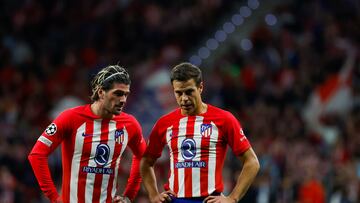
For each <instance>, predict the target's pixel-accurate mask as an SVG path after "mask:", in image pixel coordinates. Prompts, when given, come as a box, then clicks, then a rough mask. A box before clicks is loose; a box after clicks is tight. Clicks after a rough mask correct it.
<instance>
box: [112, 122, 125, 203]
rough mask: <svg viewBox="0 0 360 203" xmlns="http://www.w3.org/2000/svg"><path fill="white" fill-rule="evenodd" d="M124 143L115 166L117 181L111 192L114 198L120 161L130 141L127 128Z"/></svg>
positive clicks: (114, 182)
mask: <svg viewBox="0 0 360 203" xmlns="http://www.w3.org/2000/svg"><path fill="white" fill-rule="evenodd" d="M123 130H124V142H123V145H122V147H121V152H120V154H119V156H118V157H117V159H116V165H115V169H114V170H115V176H114V177H115V178H114V179H115V180H114V181H113V189H112V191H111V196H112V197H114V196H115V193H116V185H117V180H118V179H117V178H116V177H117V176H118V171H119V167H120V160H121V156H122V154H123V152H124V150H125V148H126V146H127V144H128V141H129V133H128V131H127V130H126V128H125V127H124V129H123Z"/></svg>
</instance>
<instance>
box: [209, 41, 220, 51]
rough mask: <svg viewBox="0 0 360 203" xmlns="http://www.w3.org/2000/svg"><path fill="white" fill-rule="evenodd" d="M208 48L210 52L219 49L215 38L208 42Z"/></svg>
mask: <svg viewBox="0 0 360 203" xmlns="http://www.w3.org/2000/svg"><path fill="white" fill-rule="evenodd" d="M206 47H207V48H208V49H210V50H215V49H217V48H218V47H219V43H218V41H216V40H215V39H214V38H211V39H208V40H207V41H206Z"/></svg>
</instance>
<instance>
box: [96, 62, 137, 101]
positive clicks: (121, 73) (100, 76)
mask: <svg viewBox="0 0 360 203" xmlns="http://www.w3.org/2000/svg"><path fill="white" fill-rule="evenodd" d="M114 83H121V84H125V85H130V83H131V80H130V76H129V73H128V72H127V71H126V69H125V68H123V67H121V66H119V65H110V66H107V67H105V68H103V69H102V70H100V71H99V72H98V73H97V74H96V75H95V77H94V78H93V80H92V81H91V89H92V95H91V100H92V101H93V102H94V101H97V100H99V95H98V91H99V89H103V90H105V91H108V90H110V89H111V88H113V84H114Z"/></svg>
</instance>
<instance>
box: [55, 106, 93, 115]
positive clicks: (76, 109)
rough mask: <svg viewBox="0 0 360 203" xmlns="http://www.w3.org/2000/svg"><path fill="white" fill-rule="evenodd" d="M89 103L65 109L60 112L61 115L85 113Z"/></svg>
mask: <svg viewBox="0 0 360 203" xmlns="http://www.w3.org/2000/svg"><path fill="white" fill-rule="evenodd" d="M87 106H88V105H81V106H75V107H72V108H68V109H65V110H64V111H62V112H61V113H60V115H61V116H73V115H75V114H80V113H85V112H86V111H87Z"/></svg>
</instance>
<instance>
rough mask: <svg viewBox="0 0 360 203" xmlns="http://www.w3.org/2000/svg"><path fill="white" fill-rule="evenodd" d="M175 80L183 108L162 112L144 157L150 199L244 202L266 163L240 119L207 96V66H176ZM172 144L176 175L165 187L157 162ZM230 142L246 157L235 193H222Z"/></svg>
mask: <svg viewBox="0 0 360 203" xmlns="http://www.w3.org/2000/svg"><path fill="white" fill-rule="evenodd" d="M170 80H171V84H172V86H173V90H174V94H175V98H176V101H177V103H178V105H179V107H180V108H178V109H176V110H174V111H173V112H171V113H169V114H167V115H165V116H162V117H161V118H160V119H159V120H158V121H157V122H156V124H155V126H154V127H153V129H152V131H151V133H150V137H149V143H148V148H147V150H146V152H145V154H144V156H143V158H142V160H141V175H142V178H143V182H144V185H145V188H146V190H147V192H148V195H149V199H150V202H152V203H159V202H173V203H187V202H189V203H190V202H193V203H201V202H207V203H215V202H217V203H218V202H231V203H233V202H238V201H239V200H240V199H241V198H242V197H243V196H244V194H245V193H246V191H247V189H248V188H249V186H250V185H251V183H252V181H253V180H254V178H255V176H256V174H257V172H258V170H259V168H260V166H259V162H258V159H257V156H256V154H255V153H254V151H253V150H252V148H251V145H250V143H249V141H248V139H247V138H246V137H245V135H244V132H243V130H242V128H241V126H240V123H239V122H238V121H237V119H236V118H235V117H234V116H233V115H232V114H231V113H230V112H227V111H225V110H222V109H219V108H217V107H215V106H212V105H210V104H206V103H204V102H203V101H202V98H201V93H202V91H203V81H202V74H201V70H200V69H199V68H198V67H196V66H194V65H192V64H190V63H181V64H179V65H177V66H175V67H174V68H173V69H172V71H171V78H170ZM166 144H167V146H168V147H169V151H170V176H169V180H168V183H167V184H166V185H165V191H164V192H162V193H160V192H159V191H158V188H157V183H156V177H155V173H154V164H155V162H156V160H157V159H158V158H159V157H160V156H161V152H162V150H163V148H164V146H165V145H166ZM227 145H229V146H230V147H231V148H232V150H233V152H234V153H235V155H237V156H238V157H239V158H240V160H241V161H242V162H243V168H242V171H241V173H240V175H239V177H238V178H237V182H236V185H235V187H234V188H233V190H232V192H231V193H230V194H229V195H228V196H224V195H223V194H222V191H223V188H224V185H223V180H222V169H223V165H224V160H225V154H226V149H227Z"/></svg>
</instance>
